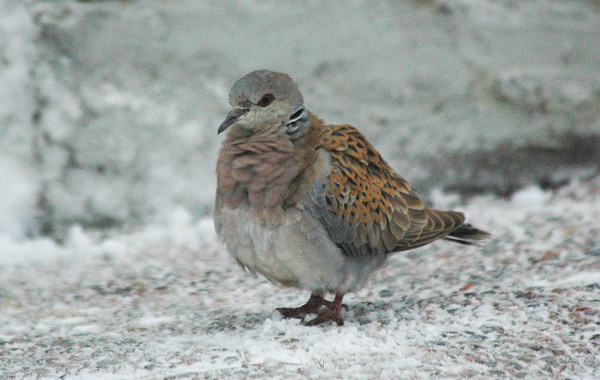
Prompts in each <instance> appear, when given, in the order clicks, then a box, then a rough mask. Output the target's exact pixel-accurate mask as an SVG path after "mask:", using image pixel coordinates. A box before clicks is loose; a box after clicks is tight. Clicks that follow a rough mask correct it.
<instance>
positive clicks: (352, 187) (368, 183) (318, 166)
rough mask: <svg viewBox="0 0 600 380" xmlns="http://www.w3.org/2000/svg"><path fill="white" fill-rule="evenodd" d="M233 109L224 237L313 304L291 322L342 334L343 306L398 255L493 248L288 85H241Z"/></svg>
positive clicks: (243, 257) (277, 81) (269, 76)
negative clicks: (439, 245)
mask: <svg viewBox="0 0 600 380" xmlns="http://www.w3.org/2000/svg"><path fill="white" fill-rule="evenodd" d="M229 103H230V104H231V106H232V107H233V108H232V109H231V111H230V112H229V113H228V114H227V116H226V118H225V120H224V121H223V122H222V123H221V124H220V126H219V128H218V131H217V133H218V134H220V133H223V132H225V131H227V135H226V137H225V139H224V140H223V142H222V145H221V148H220V150H219V156H218V160H217V165H216V174H217V190H216V198H215V208H214V223H215V230H216V232H217V236H218V237H219V239H220V240H221V241H222V242H223V243H224V244H225V246H226V249H227V250H228V251H229V253H230V255H231V256H233V258H234V259H235V261H237V263H238V264H239V265H240V266H241V267H242V268H244V269H245V270H246V271H248V272H250V273H252V274H255V275H262V276H264V277H265V278H266V279H267V280H269V281H270V282H273V283H275V284H278V285H282V286H285V287H295V288H299V289H302V290H308V291H310V292H311V295H310V298H309V300H308V301H307V302H306V303H305V304H304V305H302V306H299V307H289V308H278V309H277V311H278V312H279V313H280V314H281V315H282V317H283V318H286V319H287V318H299V319H301V320H302V323H304V324H305V325H307V326H315V325H319V324H322V323H325V322H332V323H333V322H335V323H336V324H338V325H340V326H341V325H343V324H344V320H343V318H342V309H343V308H344V307H346V305H343V304H342V301H343V297H344V295H345V294H346V293H348V292H354V291H357V290H359V289H361V288H363V287H364V286H365V285H366V284H367V282H368V280H369V277H370V276H371V274H372V273H373V272H375V271H376V270H378V269H379V268H381V267H382V266H383V265H384V264H385V263H386V261H387V259H388V257H389V256H391V255H392V254H394V253H397V252H401V251H406V250H409V249H414V248H417V247H421V246H424V245H426V244H429V243H431V242H433V241H435V240H439V239H447V240H450V241H453V242H457V243H461V244H464V245H480V244H481V242H482V241H483V240H485V239H487V238H489V237H490V236H491V235H490V234H489V233H487V232H485V231H483V230H480V229H477V228H475V227H473V226H472V225H470V224H465V216H464V215H463V214H462V213H460V212H457V211H440V210H435V209H432V208H428V207H426V206H425V205H424V204H423V202H422V201H421V200H420V198H419V197H418V196H417V194H416V193H415V191H414V190H413V189H412V188H411V186H410V185H409V183H408V182H407V181H406V180H405V179H404V178H402V177H401V176H400V175H398V174H397V173H396V172H395V171H394V170H393V169H392V168H391V167H390V166H389V165H388V164H387V163H386V162H385V161H384V159H383V158H382V156H381V155H380V153H379V152H378V151H377V150H376V149H375V148H374V147H373V145H371V143H370V142H369V141H368V140H367V138H366V137H365V136H364V135H363V134H361V133H360V132H359V130H358V129H356V128H355V127H353V126H351V125H347V124H343V125H328V124H325V123H324V122H323V121H322V120H321V119H319V118H318V117H317V116H316V115H315V114H314V113H312V112H310V111H309V110H308V109H307V108H306V106H305V104H304V99H303V96H302V94H301V92H300V90H299V88H298V86H297V84H296V83H295V82H294V80H293V79H292V78H291V77H290V76H289V75H287V74H284V73H279V72H274V71H271V70H267V69H262V70H257V71H253V72H250V73H249V74H246V75H245V76H243V77H242V78H240V79H239V80H237V82H235V83H234V85H233V86H232V88H231V90H230V93H229ZM327 294H332V295H333V297H334V298H333V300H332V301H329V300H327V299H326V298H325V297H326V296H327ZM309 315H315V317H314V318H312V319H310V320H307V321H305V319H306V317H307V316H309Z"/></svg>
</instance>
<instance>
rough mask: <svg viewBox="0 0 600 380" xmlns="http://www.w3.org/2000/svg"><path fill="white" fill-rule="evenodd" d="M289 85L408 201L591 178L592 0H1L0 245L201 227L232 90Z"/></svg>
mask: <svg viewBox="0 0 600 380" xmlns="http://www.w3.org/2000/svg"><path fill="white" fill-rule="evenodd" d="M261 68H269V69H272V70H275V71H283V72H286V73H288V74H290V75H291V76H292V77H293V78H294V79H295V80H296V81H297V83H298V84H299V86H300V89H301V90H302V92H303V94H304V98H305V101H306V104H307V106H308V108H309V109H310V110H311V111H313V112H315V113H317V114H318V115H319V116H320V117H321V118H323V119H325V120H326V121H327V122H329V123H349V124H353V125H354V126H356V127H358V128H359V129H361V130H362V132H363V133H364V134H365V135H366V136H367V137H368V138H369V139H370V140H371V142H372V143H373V144H374V145H375V146H376V147H377V148H378V149H379V150H380V151H381V152H382V154H383V155H384V157H385V158H386V160H387V161H388V162H389V163H390V164H391V165H392V166H393V167H394V168H396V169H397V171H398V172H399V173H400V174H401V175H402V176H403V177H405V178H406V179H408V180H409V181H411V183H412V184H413V186H414V187H415V188H416V189H417V191H418V192H419V193H421V194H423V195H425V196H427V194H428V192H429V190H430V189H432V188H442V189H444V190H445V191H450V192H457V193H459V194H463V195H465V196H468V195H470V194H482V193H494V194H497V195H498V196H508V195H510V194H511V193H512V192H514V191H515V190H516V189H519V188H520V187H522V186H525V185H528V184H537V185H539V186H541V187H544V188H554V187H559V186H561V185H564V184H566V183H568V182H569V181H570V180H572V179H574V178H577V179H582V180H585V179H589V178H592V177H594V176H598V174H599V170H600V169H599V165H600V3H599V2H598V1H594V0H589V1H585V0H581V1H569V0H522V1H519V0H512V1H508V0H420V1H419V0H405V1H379V2H372V1H357V0H351V1H346V2H343V3H342V2H318V1H292V0H287V1H274V0H273V1H269V0H265V1H258V0H256V1H253V0H239V1H211V0H163V1H141V0H140V1H135V0H129V1H83V0H81V1H67V0H61V1H41V0H28V1H25V0H23V1H15V0H0V235H3V236H6V237H9V238H10V239H14V240H24V239H28V238H32V237H38V236H41V235H46V236H50V237H52V238H55V239H57V240H59V241H60V240H61V239H62V238H64V236H65V234H66V232H67V231H68V229H69V228H70V226H72V225H75V224H77V225H81V226H83V227H84V228H94V229H106V228H127V227H131V226H134V225H136V224H140V223H145V222H148V221H151V220H154V219H156V218H161V217H162V216H163V215H165V214H166V213H168V212H169V210H172V209H173V208H176V207H183V208H184V209H185V210H187V211H188V212H189V213H190V214H191V215H193V216H194V217H200V216H203V215H210V213H211V212H212V204H213V199H214V189H215V185H216V183H215V182H216V181H215V175H214V167H215V160H216V157H217V153H218V149H219V144H220V141H221V140H222V138H223V137H222V136H217V134H216V129H217V127H218V125H219V123H220V122H221V121H222V119H223V118H224V117H225V115H226V113H227V112H228V109H229V105H228V102H227V94H228V91H229V88H230V86H231V85H232V84H233V83H234V82H235V81H236V80H237V79H238V78H239V77H241V76H242V75H244V74H246V73H247V72H249V71H252V70H256V69H261Z"/></svg>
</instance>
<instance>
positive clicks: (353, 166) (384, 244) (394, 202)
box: [304, 125, 464, 257]
mask: <svg viewBox="0 0 600 380" xmlns="http://www.w3.org/2000/svg"><path fill="white" fill-rule="evenodd" d="M318 148H320V149H324V150H326V151H327V152H328V153H329V155H330V156H331V161H330V174H329V175H328V176H327V177H326V179H325V180H324V181H321V182H319V183H315V184H314V186H313V187H312V189H311V190H310V197H307V198H308V199H307V201H306V202H305V203H306V204H305V205H304V206H305V208H306V209H307V210H308V211H309V212H310V213H311V214H312V215H313V216H314V217H315V218H317V219H318V220H319V221H320V223H321V224H322V225H323V227H324V228H325V229H326V230H327V232H328V233H329V235H330V237H331V239H332V240H333V241H334V242H335V243H336V244H337V245H338V246H339V247H340V248H341V249H342V251H343V252H344V254H346V255H349V256H354V257H367V256H372V255H384V254H386V253H389V252H396V251H402V250H406V249H411V248H416V247H419V246H422V245H425V244H428V243H430V242H432V241H434V240H437V239H439V238H442V237H444V236H446V235H448V234H449V233H451V232H452V231H454V230H456V229H457V228H458V227H459V226H460V225H461V224H463V222H464V216H463V214H461V213H459V212H452V211H448V212H446V211H437V210H432V209H428V208H426V207H425V206H424V205H423V203H422V202H421V200H420V199H419V198H418V197H417V195H416V194H415V192H414V191H412V190H411V188H410V185H409V184H408V182H407V181H406V180H404V179H403V178H401V177H400V176H399V175H398V174H397V173H396V172H394V170H393V169H392V168H390V167H389V166H388V165H387V164H386V163H385V161H384V160H383V159H382V158H381V156H380V154H379V152H377V151H376V150H375V148H373V146H372V145H371V144H370V143H369V142H368V141H367V139H366V138H365V137H364V136H363V135H362V134H361V133H360V132H359V131H358V130H357V129H356V128H354V127H352V126H349V125H329V126H324V127H323V132H322V135H321V138H320V142H319V145H318Z"/></svg>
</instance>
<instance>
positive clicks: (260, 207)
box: [216, 115, 322, 219]
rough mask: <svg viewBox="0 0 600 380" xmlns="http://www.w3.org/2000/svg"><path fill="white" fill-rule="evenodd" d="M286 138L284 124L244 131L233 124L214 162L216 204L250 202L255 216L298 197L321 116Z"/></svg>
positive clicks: (310, 162) (311, 160)
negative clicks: (297, 134) (301, 132)
mask: <svg viewBox="0 0 600 380" xmlns="http://www.w3.org/2000/svg"><path fill="white" fill-rule="evenodd" d="M310 116H311V128H309V130H308V132H307V133H306V134H305V135H304V136H303V137H302V138H301V139H298V140H296V141H291V140H290V139H289V137H288V135H287V133H286V128H285V126H280V127H276V126H274V127H271V128H265V129H262V130H261V131H258V132H255V133H249V132H248V131H246V130H243V129H241V128H236V126H234V127H232V130H231V131H230V132H229V133H228V135H227V138H226V139H225V140H224V141H223V145H222V147H221V152H220V155H219V160H218V162H217V180H218V182H219V186H218V188H219V190H218V192H217V203H216V207H217V208H222V207H229V208H232V209H235V208H238V207H244V206H246V207H249V208H250V209H251V210H252V212H254V213H256V214H257V215H259V217H260V218H264V219H269V218H271V219H272V218H273V215H272V214H273V213H275V214H276V213H280V212H282V211H283V210H284V209H286V208H288V207H294V206H295V205H296V204H297V203H298V196H299V195H298V193H299V189H300V188H301V187H302V186H304V183H305V182H306V181H305V178H307V177H308V176H310V175H311V174H312V172H313V171H314V170H315V168H313V166H315V165H314V164H315V162H316V161H317V152H316V151H315V148H316V146H317V145H318V139H319V136H320V130H321V126H322V124H321V122H320V121H319V120H318V119H317V118H316V117H314V115H310Z"/></svg>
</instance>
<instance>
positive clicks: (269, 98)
mask: <svg viewBox="0 0 600 380" xmlns="http://www.w3.org/2000/svg"><path fill="white" fill-rule="evenodd" d="M273 100H275V97H274V96H273V94H264V95H263V96H262V98H260V100H259V101H258V103H256V105H257V106H259V107H266V106H268V105H269V104H271V103H273Z"/></svg>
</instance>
